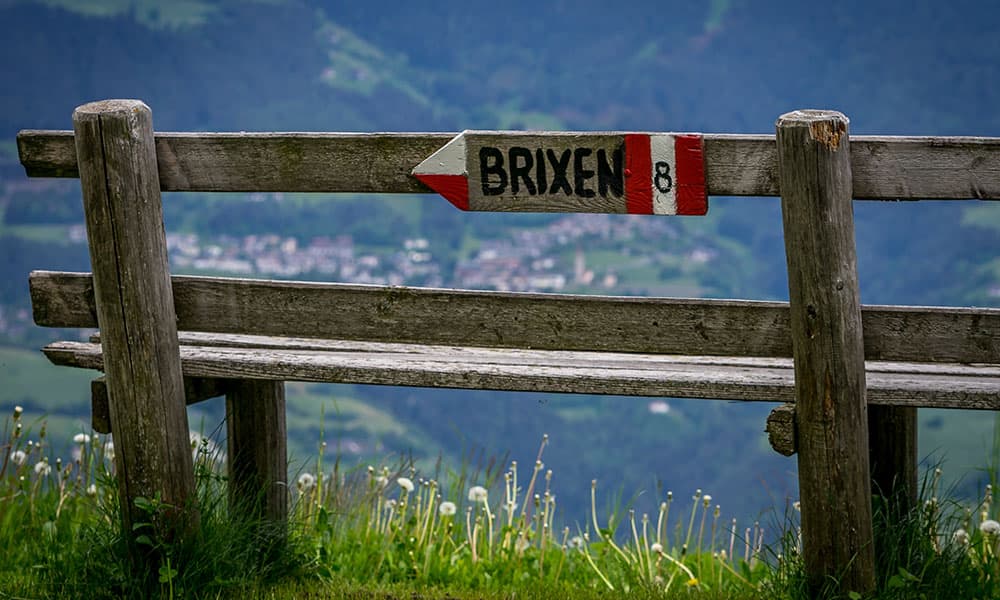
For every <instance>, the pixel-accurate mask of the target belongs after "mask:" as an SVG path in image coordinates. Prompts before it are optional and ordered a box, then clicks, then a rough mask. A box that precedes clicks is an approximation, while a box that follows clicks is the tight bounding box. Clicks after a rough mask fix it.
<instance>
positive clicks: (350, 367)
mask: <svg viewBox="0 0 1000 600" xmlns="http://www.w3.org/2000/svg"><path fill="white" fill-rule="evenodd" d="M181 339H182V345H181V347H180V352H181V363H182V366H183V369H184V373H185V375H187V376H190V377H227V378H233V379H239V378H249V379H270V380H276V381H314V382H333V383H361V384H376V385H405V386H418V387H447V388H461V389H493V390H508V391H539V392H559V393H584V394H608V395H625V396H629V395H635V396H671V397H679V398H712V399H724V400H747V401H765V402H794V401H795V379H794V371H793V369H792V361H791V360H790V359H781V358H745V357H713V356H669V355H651V354H625V353H608V352H571V351H554V350H510V349H489V348H469V347H448V346H421V345H416V344H385V343H374V342H357V341H337V340H308V339H298V340H295V339H279V338H260V337H254V336H227V335H221V336H219V335H214V334H193V333H188V334H185V333H182V334H181ZM44 352H45V355H46V356H47V357H48V358H49V360H51V361H52V362H53V363H55V364H58V365H63V366H72V367H80V368H87V369H97V370H100V369H102V368H103V358H102V356H101V346H100V344H96V343H86V342H55V343H52V344H49V345H48V346H46V347H45V348H44ZM923 367H928V369H927V370H924V369H923ZM868 380H869V381H868V382H869V395H868V401H869V402H870V403H872V404H885V405H903V406H921V407H939V408H963V409H986V410H998V409H1000V366H991V367H987V366H979V367H966V366H963V365H922V364H916V363H882V362H871V363H868Z"/></svg>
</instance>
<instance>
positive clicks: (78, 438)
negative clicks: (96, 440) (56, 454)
mask: <svg viewBox="0 0 1000 600" xmlns="http://www.w3.org/2000/svg"><path fill="white" fill-rule="evenodd" d="M89 441H90V436H89V435H87V434H86V433H78V434H76V435H74V436H73V443H74V444H86V443H87V442H89Z"/></svg>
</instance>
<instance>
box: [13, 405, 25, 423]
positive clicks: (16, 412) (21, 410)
mask: <svg viewBox="0 0 1000 600" xmlns="http://www.w3.org/2000/svg"><path fill="white" fill-rule="evenodd" d="M23 413H24V407H23V406H21V405H20V404H19V405H17V406H15V407H14V420H15V421H16V420H17V419H20V418H21V415H22V414H23Z"/></svg>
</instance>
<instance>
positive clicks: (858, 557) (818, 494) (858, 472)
mask: <svg viewBox="0 0 1000 600" xmlns="http://www.w3.org/2000/svg"><path fill="white" fill-rule="evenodd" d="M847 124H848V121H847V117H845V116H844V115H842V114H840V113H838V112H833V111H795V112H791V113H787V114H785V115H782V116H781V117H779V118H778V121H777V123H776V124H775V129H776V131H777V144H778V165H779V169H778V170H779V178H780V182H781V183H780V188H781V213H782V221H783V223H784V230H785V256H786V258H787V262H788V290H789V296H788V297H789V300H790V301H791V305H790V310H789V314H790V322H791V332H792V349H793V351H794V363H795V398H796V400H795V417H796V431H797V432H798V459H799V460H798V465H799V494H800V497H801V498H802V501H801V502H802V558H803V563H804V566H805V572H806V578H807V581H808V584H809V587H811V588H812V590H813V591H814V592H818V591H819V590H820V589H821V587H822V586H823V585H824V584H828V583H829V581H831V580H834V581H837V582H838V584H839V586H840V588H841V591H843V592H845V593H846V592H847V591H853V592H860V593H862V594H864V593H867V592H869V591H871V590H873V589H874V587H875V553H874V550H873V545H872V540H873V537H872V506H871V480H870V476H869V470H868V412H867V402H866V400H865V354H864V338H863V335H862V325H861V299H860V291H859V286H858V272H857V257H856V254H855V247H854V211H853V206H852V203H851V160H850V157H851V144H850V141H849V137H848V131H847Z"/></svg>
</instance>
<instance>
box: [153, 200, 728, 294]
mask: <svg viewBox="0 0 1000 600" xmlns="http://www.w3.org/2000/svg"><path fill="white" fill-rule="evenodd" d="M664 237H667V238H676V237H677V232H676V230H675V229H674V226H673V225H671V224H670V223H669V222H668V220H667V219H650V218H648V217H646V218H643V217H633V218H613V217H611V216H609V215H582V214H573V215H568V216H566V217H563V218H560V219H559V220H557V221H554V222H553V223H552V224H551V225H549V226H547V227H544V228H539V229H520V230H512V231H511V233H510V235H509V237H506V238H500V239H491V240H482V241H481V242H480V244H479V247H478V249H477V250H476V251H475V252H474V254H473V255H472V256H471V257H469V258H467V259H464V260H460V261H458V262H457V263H455V264H454V268H453V269H450V270H449V271H448V272H445V268H444V267H443V266H442V263H443V262H444V261H442V260H441V257H439V256H436V255H435V254H434V251H433V248H432V244H431V242H430V241H429V240H428V239H427V238H423V237H414V238H410V239H403V240H400V244H399V246H398V247H397V248H394V249H388V250H387V251H383V252H380V253H376V252H371V251H368V252H363V251H360V250H359V249H358V247H357V246H356V245H355V243H354V240H353V239H352V238H351V237H350V236H347V235H341V236H336V237H316V238H313V239H311V240H309V241H308V242H305V243H303V242H300V241H299V240H297V239H295V238H292V237H283V236H279V235H276V234H267V235H248V236H245V237H242V238H237V237H227V236H221V237H218V238H214V239H212V240H205V239H203V238H201V237H199V236H198V235H196V234H193V233H168V234H167V248H168V252H169V255H170V263H171V269H172V270H173V271H174V272H177V273H217V274H228V275H239V276H260V277H269V278H296V277H300V278H301V277H307V278H309V279H322V280H326V281H340V282H350V283H370V284H381V285H411V286H427V287H441V286H449V287H457V288H464V289H486V290H503V291H508V290H509V291H560V290H563V289H566V288H568V287H572V288H574V289H579V288H591V289H595V290H604V291H608V290H615V289H617V288H618V287H619V275H618V272H617V270H616V269H615V267H613V266H606V267H604V268H601V269H595V268H592V267H591V266H590V265H588V264H587V258H586V250H590V249H592V248H595V247H599V248H601V249H619V250H620V251H621V252H623V253H625V254H623V260H626V259H627V260H652V259H653V258H654V257H651V256H644V257H641V258H636V259H629V258H628V256H627V254H628V253H629V252H632V253H635V252H637V250H636V249H635V248H632V249H631V250H629V244H628V242H630V241H631V242H633V245H634V240H636V239H637V238H638V239H649V240H654V239H662V238H664ZM674 250H675V251H676V249H674ZM568 251H569V252H570V255H571V256H572V259H570V260H567V259H566V258H565V257H566V254H567V252H568ZM661 251H662V250H661ZM715 254H716V252H715V251H714V250H713V249H711V248H707V247H695V248H693V249H690V250H687V251H686V253H685V256H684V257H683V258H684V260H687V261H689V262H690V263H692V264H697V265H701V264H704V263H707V262H709V261H710V260H711V259H712V258H713V257H714V256H715Z"/></svg>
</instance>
